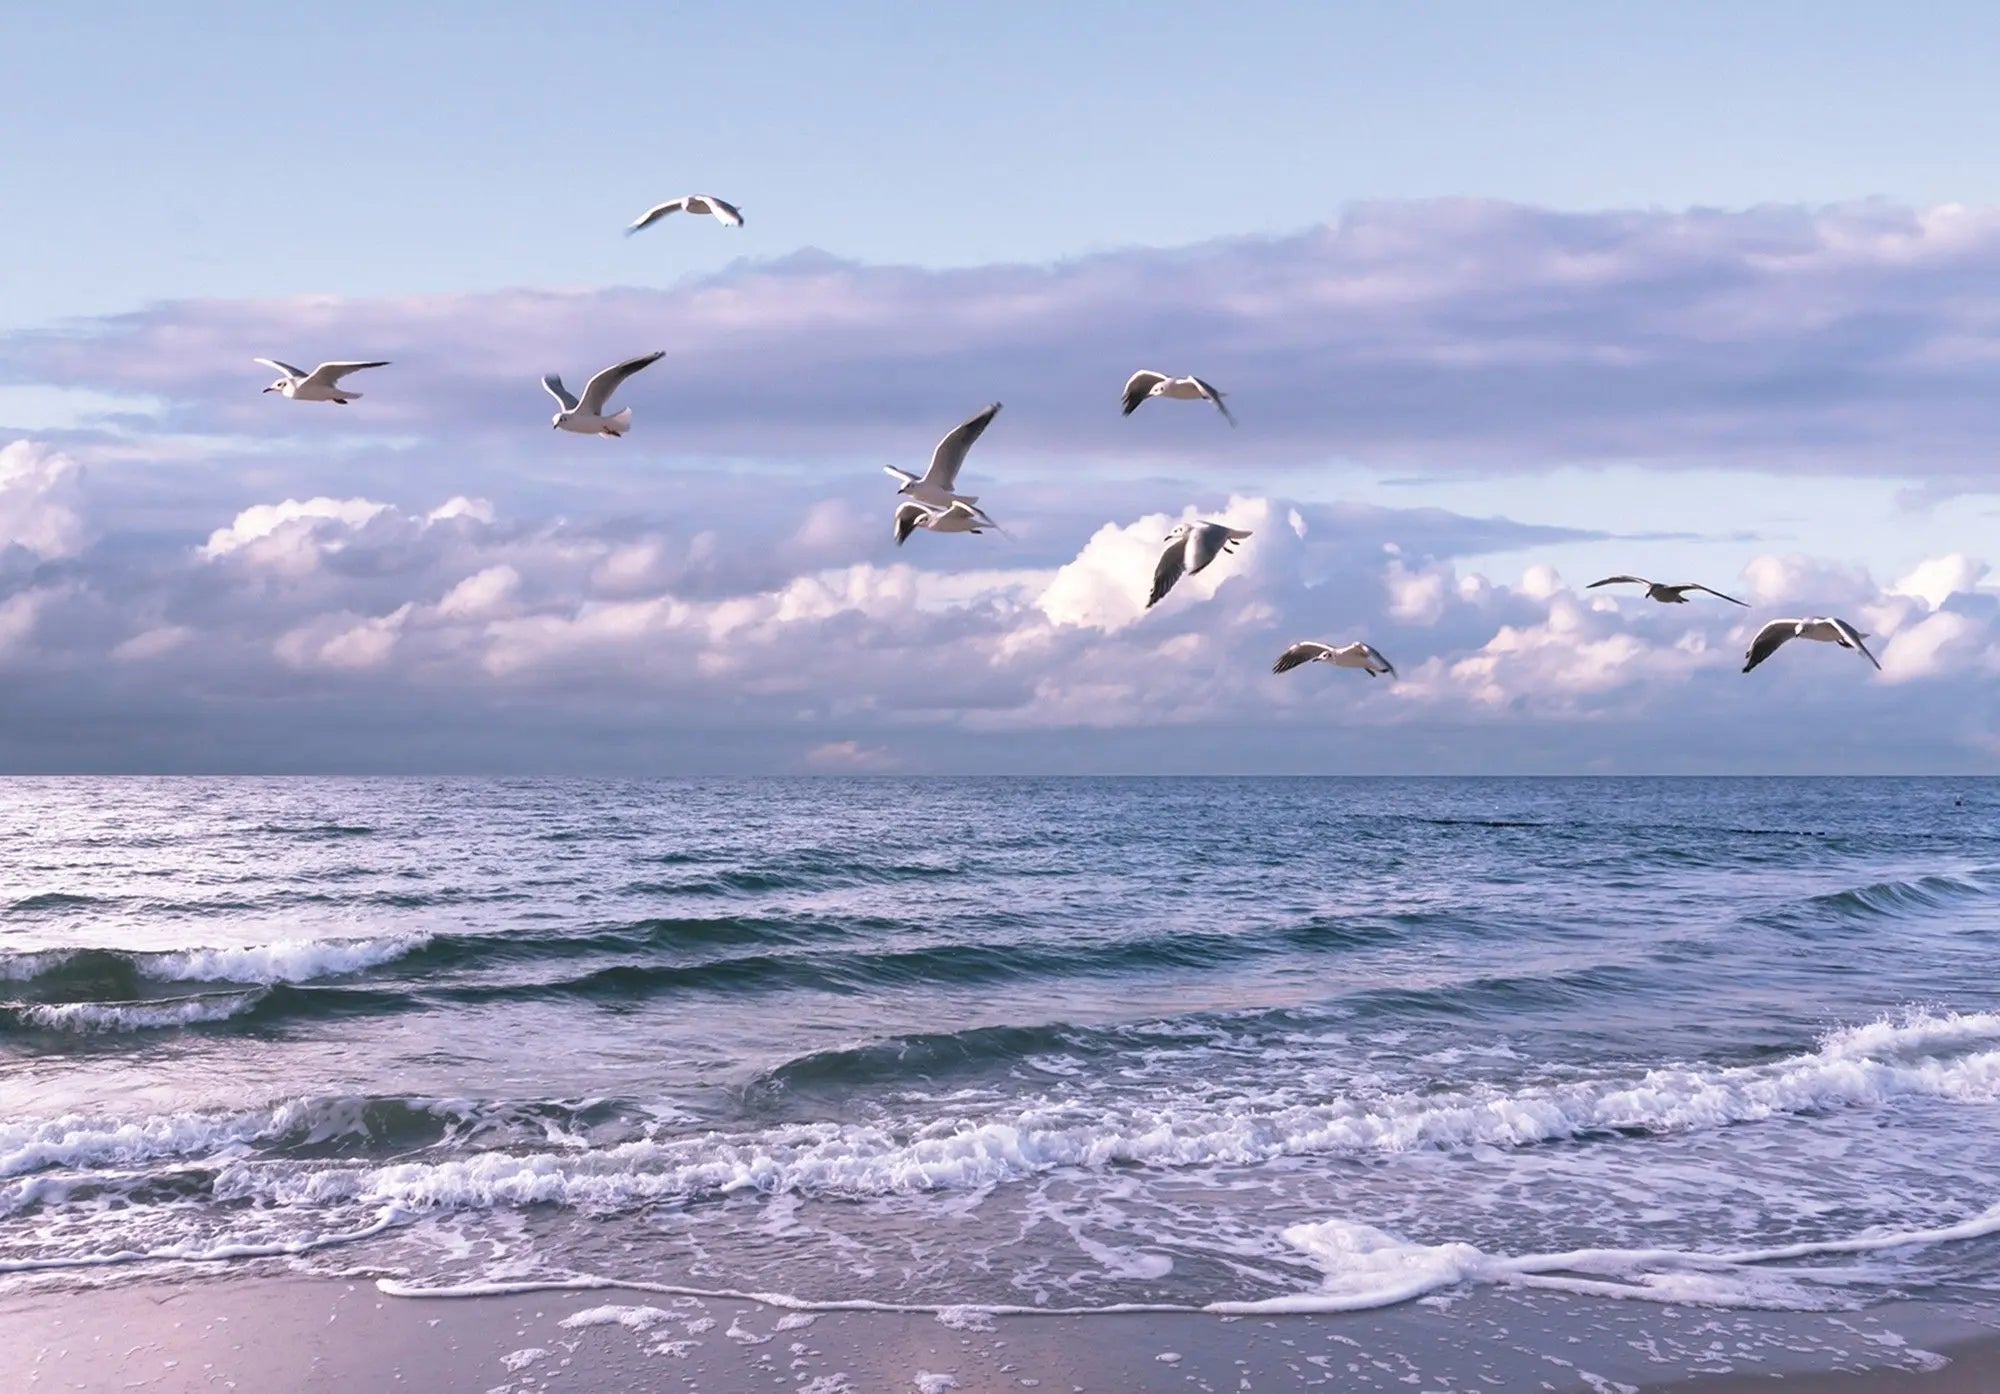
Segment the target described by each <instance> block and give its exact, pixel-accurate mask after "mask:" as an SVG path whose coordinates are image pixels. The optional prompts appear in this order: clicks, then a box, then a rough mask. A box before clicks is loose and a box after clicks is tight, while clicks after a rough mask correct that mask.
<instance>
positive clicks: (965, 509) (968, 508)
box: [945, 497, 1006, 532]
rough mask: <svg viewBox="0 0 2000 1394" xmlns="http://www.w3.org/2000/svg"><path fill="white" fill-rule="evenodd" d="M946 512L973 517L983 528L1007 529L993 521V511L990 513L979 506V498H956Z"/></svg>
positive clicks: (1002, 530) (999, 530)
mask: <svg viewBox="0 0 2000 1394" xmlns="http://www.w3.org/2000/svg"><path fill="white" fill-rule="evenodd" d="M945 512H947V513H958V514H961V515H963V516H965V517H967V518H970V519H972V521H973V522H975V523H977V524H979V526H981V527H983V528H991V529H993V531H995V532H1005V531H1006V529H1005V528H1003V527H1001V526H1000V525H999V524H998V523H996V522H994V521H993V515H992V514H991V513H988V512H987V511H986V510H985V509H983V508H981V507H980V506H979V502H978V500H976V499H971V498H964V497H960V498H955V499H953V500H952V501H951V507H949V508H947V509H945Z"/></svg>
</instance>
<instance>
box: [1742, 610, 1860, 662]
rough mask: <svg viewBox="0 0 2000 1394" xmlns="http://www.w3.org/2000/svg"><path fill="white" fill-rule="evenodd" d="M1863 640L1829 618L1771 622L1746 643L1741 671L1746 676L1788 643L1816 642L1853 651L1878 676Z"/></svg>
mask: <svg viewBox="0 0 2000 1394" xmlns="http://www.w3.org/2000/svg"><path fill="white" fill-rule="evenodd" d="M1867 637H1868V636H1867V635H1866V634H1863V633H1861V632H1860V631H1858V630H1856V629H1855V627H1854V626H1853V625H1851V624H1849V623H1848V622H1847V621H1846V620H1840V619H1835V618H1833V617H1832V616H1831V615H1814V616H1812V617H1811V618H1809V619H1803V620H1772V621H1771V622H1770V623H1769V624H1767V625H1765V626H1764V627H1763V628H1762V629H1760V630H1758V631H1757V637H1756V638H1754V639H1752V640H1751V641H1750V648H1749V651H1748V652H1746V653H1745V654H1744V655H1743V671H1744V672H1746V673H1747V672H1749V671H1750V670H1751V669H1752V668H1755V667H1756V666H1757V665H1758V664H1759V663H1762V662H1763V661H1764V660H1765V659H1767V658H1769V657H1770V656H1771V655H1772V654H1774V653H1776V652H1777V651H1778V650H1779V649H1781V648H1783V647H1784V645H1785V644H1786V642H1787V641H1788V640H1792V639H1817V640H1819V641H1820V642H1821V643H1822V644H1838V645H1840V646H1841V647H1842V648H1843V649H1854V650H1856V651H1857V652H1859V653H1860V655H1861V656H1862V657H1863V658H1865V659H1867V660H1868V661H1869V662H1870V663H1874V664H1875V669H1876V671H1877V672H1880V671H1881V668H1882V665H1881V664H1880V663H1876V661H1875V655H1874V654H1872V653H1870V652H1868V646H1867V645H1866V644H1864V643H1862V642H1861V641H1862V640H1863V639H1866V638H1867Z"/></svg>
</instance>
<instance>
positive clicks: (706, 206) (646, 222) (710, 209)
mask: <svg viewBox="0 0 2000 1394" xmlns="http://www.w3.org/2000/svg"><path fill="white" fill-rule="evenodd" d="M669 213H712V214H714V215H715V221H717V222H718V223H721V224H722V225H723V226H724V227H742V226H743V212H742V210H741V209H739V208H738V207H737V206H736V205H735V204H733V203H724V202H723V201H722V200H721V199H719V198H717V197H716V196H715V195H714V194H689V195H688V196H687V197H686V198H676V199H669V200H667V202H665V203H656V204H654V205H653V206H652V207H651V208H648V209H647V210H646V211H645V212H644V213H641V214H640V215H639V217H638V220H637V221H636V222H634V223H632V224H631V225H630V226H628V227H627V228H626V229H625V235H626V236H627V237H630V236H631V235H632V234H633V233H635V232H638V231H640V230H641V229H643V228H649V227H651V226H652V225H653V224H654V223H657V222H658V221H660V219H662V218H664V217H666V216H667V215H668V214H669Z"/></svg>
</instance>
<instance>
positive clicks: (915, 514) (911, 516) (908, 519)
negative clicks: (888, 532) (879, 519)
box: [896, 503, 930, 547]
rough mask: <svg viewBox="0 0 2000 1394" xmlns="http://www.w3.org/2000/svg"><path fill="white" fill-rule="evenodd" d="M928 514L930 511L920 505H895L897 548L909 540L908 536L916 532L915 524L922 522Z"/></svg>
mask: <svg viewBox="0 0 2000 1394" xmlns="http://www.w3.org/2000/svg"><path fill="white" fill-rule="evenodd" d="M929 513H930V510H929V509H928V508H925V507H924V506H923V505H922V504H920V503H901V504H897V505H896V545H897V546H898V547H900V546H902V545H903V544H904V543H905V542H908V541H909V540H910V534H911V533H913V532H915V531H916V530H917V524H919V523H921V522H923V520H924V518H925V516H926V515H928V514H929Z"/></svg>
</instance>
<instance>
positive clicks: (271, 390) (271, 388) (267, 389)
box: [264, 387, 278, 392]
mask: <svg viewBox="0 0 2000 1394" xmlns="http://www.w3.org/2000/svg"><path fill="white" fill-rule="evenodd" d="M277 390H278V389H277V388H275V387H267V388H265V389H264V391H266V392H276V391H277Z"/></svg>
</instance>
